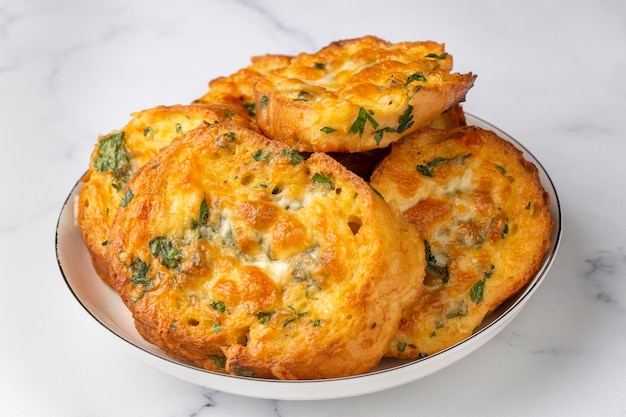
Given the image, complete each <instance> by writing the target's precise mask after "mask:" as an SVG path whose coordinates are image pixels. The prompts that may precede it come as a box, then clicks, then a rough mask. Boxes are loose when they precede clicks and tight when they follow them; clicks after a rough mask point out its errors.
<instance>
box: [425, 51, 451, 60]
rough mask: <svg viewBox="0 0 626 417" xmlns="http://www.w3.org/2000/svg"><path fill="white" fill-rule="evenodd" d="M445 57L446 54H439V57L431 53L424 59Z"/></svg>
mask: <svg viewBox="0 0 626 417" xmlns="http://www.w3.org/2000/svg"><path fill="white" fill-rule="evenodd" d="M447 56H448V54H447V53H446V52H444V53H442V54H439V55H437V54H435V53H433V52H431V53H429V54H428V55H426V58H436V59H446V57H447Z"/></svg>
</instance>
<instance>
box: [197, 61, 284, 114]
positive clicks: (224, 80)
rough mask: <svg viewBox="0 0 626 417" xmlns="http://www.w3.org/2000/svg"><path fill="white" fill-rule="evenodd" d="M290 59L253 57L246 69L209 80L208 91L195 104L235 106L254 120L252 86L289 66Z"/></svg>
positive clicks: (254, 109)
mask: <svg viewBox="0 0 626 417" xmlns="http://www.w3.org/2000/svg"><path fill="white" fill-rule="evenodd" d="M291 59H292V57H291V56H289V55H277V54H267V55H259V56H253V57H252V58H251V59H250V61H251V62H250V65H248V66H247V67H244V68H241V69H239V70H238V71H236V72H234V73H233V74H230V75H228V76H223V77H218V78H215V79H213V80H211V81H210V82H209V89H208V91H207V92H206V93H205V94H204V95H203V96H202V97H200V98H199V99H198V100H196V102H200V103H222V104H228V105H231V106H237V107H239V108H240V109H241V110H242V111H245V112H247V113H248V115H249V116H250V117H251V118H253V119H254V118H255V115H256V106H255V98H254V85H255V84H256V83H257V82H258V81H259V80H260V79H261V78H263V77H264V76H265V75H267V74H268V73H270V72H271V71H273V70H275V69H279V68H282V67H285V66H287V65H289V63H290V62H291Z"/></svg>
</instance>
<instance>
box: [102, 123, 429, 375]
mask: <svg viewBox="0 0 626 417" xmlns="http://www.w3.org/2000/svg"><path fill="white" fill-rule="evenodd" d="M123 194H124V195H125V196H126V198H125V199H124V204H123V207H121V208H120V209H119V210H118V211H117V215H116V218H115V220H114V222H113V225H112V227H111V233H110V235H109V239H110V242H111V243H110V248H111V250H110V251H109V252H108V254H109V258H108V265H109V266H110V274H111V280H112V284H113V288H114V289H115V290H116V291H117V292H118V293H119V294H120V296H121V298H122V300H123V301H124V303H125V304H126V306H127V307H128V308H129V309H130V311H131V312H132V315H133V317H134V320H135V322H136V327H137V329H138V331H139V332H140V334H141V335H142V336H143V337H145V338H146V339H147V340H148V341H150V342H152V343H154V344H156V345H157V346H159V347H160V348H161V349H163V350H164V351H165V352H166V353H168V354H170V355H171V356H173V357H175V358H178V359H180V360H184V361H187V362H188V363H191V364H195V365H197V366H200V367H203V368H205V369H208V370H212V371H216V372H223V373H229V374H234V375H240V376H250V377H259V378H277V379H318V378H332V377H339V376H348V375H356V374H361V373H364V372H368V371H371V370H372V369H373V368H374V367H375V366H376V365H377V364H378V362H379V360H380V359H381V357H382V355H383V354H384V352H385V351H386V349H387V346H388V344H389V341H390V339H391V337H393V335H394V334H395V333H396V331H397V329H398V326H399V322H400V317H401V315H402V310H403V308H404V307H406V306H408V305H412V304H414V303H415V301H416V300H417V298H418V296H419V295H420V294H421V291H422V289H423V279H424V271H425V258H424V255H423V254H424V246H423V242H422V240H421V239H420V238H419V236H418V234H417V233H416V232H415V229H414V228H413V227H412V226H411V225H410V224H409V223H408V222H406V221H405V220H404V219H403V217H402V215H401V214H400V213H399V211H398V210H396V209H395V208H392V207H391V206H389V205H388V204H386V203H385V202H384V201H383V199H382V198H380V196H379V195H378V194H376V193H375V192H374V191H373V190H372V189H371V187H370V186H369V185H368V184H367V183H366V182H365V181H364V180H363V179H361V178H360V177H358V176H357V175H355V174H354V173H352V172H350V171H349V170H347V169H346V168H345V167H343V166H342V165H341V164H339V163H338V162H337V161H335V160H334V159H332V158H330V157H329V156H327V155H325V154H321V153H314V154H312V155H311V156H310V157H309V158H308V159H304V158H303V157H302V155H300V154H299V153H297V152H296V151H294V149H293V148H291V147H289V146H288V145H285V144H283V143H282V142H279V141H275V140H271V139H268V138H266V137H264V136H262V135H260V134H258V133H256V132H254V131H252V130H249V129H245V128H242V127H239V126H236V125H229V124H228V123H219V124H214V125H211V126H206V127H200V128H198V129H195V130H192V131H190V132H189V133H187V134H185V135H183V136H181V137H180V138H178V139H176V140H175V141H174V142H173V143H172V144H171V145H170V146H168V147H167V148H164V149H163V150H162V151H161V152H160V153H158V154H157V155H156V156H155V157H154V158H153V159H152V160H151V161H150V162H149V163H147V164H145V165H144V166H143V167H142V168H140V169H139V171H138V172H137V174H136V175H135V176H133V178H132V179H131V180H130V181H129V182H128V183H127V185H126V186H125V188H124V191H123Z"/></svg>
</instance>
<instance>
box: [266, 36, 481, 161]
mask: <svg viewBox="0 0 626 417" xmlns="http://www.w3.org/2000/svg"><path fill="white" fill-rule="evenodd" d="M451 69H452V56H451V55H450V54H448V53H446V52H445V48H444V45H443V44H439V43H435V42H402V43H396V44H393V43H390V42H387V41H384V40H382V39H379V38H376V37H373V36H366V37H362V38H358V39H350V40H344V41H337V42H333V43H331V44H330V45H328V46H326V47H324V48H322V49H321V50H319V51H317V52H316V53H311V54H309V53H300V54H298V55H297V56H295V57H294V58H293V59H292V60H291V62H290V63H289V65H287V66H285V67H283V68H280V69H276V70H274V71H271V72H270V73H269V74H267V75H266V76H265V77H263V78H261V79H260V80H259V81H258V82H257V84H256V85H255V100H256V109H257V111H256V115H257V122H258V125H259V127H260V129H261V131H262V132H263V133H264V134H265V135H267V136H268V137H271V138H272V139H277V140H280V141H283V142H285V143H287V144H289V145H290V146H293V147H294V148H295V149H296V150H298V151H309V152H310V151H317V152H364V151H369V150H372V149H377V148H385V147H387V146H389V145H390V144H391V143H393V142H395V141H397V140H398V139H399V138H401V137H402V136H404V135H407V134H409V133H411V132H414V131H416V130H419V129H421V128H424V127H426V126H428V124H429V123H431V122H432V121H433V120H434V119H435V118H436V117H437V116H438V115H440V114H441V113H443V112H444V111H445V110H447V109H449V108H451V107H452V106H454V105H456V104H458V103H459V102H461V101H463V100H464V99H465V95H466V93H467V91H468V90H469V89H470V88H471V87H472V86H473V83H474V80H475V78H476V77H475V76H474V75H473V74H471V73H469V74H458V73H452V72H450V71H451Z"/></svg>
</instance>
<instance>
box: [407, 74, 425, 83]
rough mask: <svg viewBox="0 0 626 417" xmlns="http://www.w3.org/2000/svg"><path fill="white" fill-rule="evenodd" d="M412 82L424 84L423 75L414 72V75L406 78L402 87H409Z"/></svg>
mask: <svg viewBox="0 0 626 417" xmlns="http://www.w3.org/2000/svg"><path fill="white" fill-rule="evenodd" d="M413 81H420V82H423V83H425V82H426V77H425V76H424V74H423V73H421V72H416V73H414V74H411V75H409V76H408V78H407V79H406V82H405V83H404V85H409V84H411V83H412V82H413Z"/></svg>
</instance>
